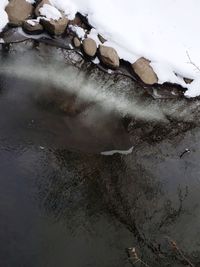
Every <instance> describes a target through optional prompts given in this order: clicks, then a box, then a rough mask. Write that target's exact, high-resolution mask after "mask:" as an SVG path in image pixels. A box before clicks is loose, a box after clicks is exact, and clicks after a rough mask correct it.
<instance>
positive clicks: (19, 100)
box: [0, 77, 133, 267]
mask: <svg viewBox="0 0 200 267" xmlns="http://www.w3.org/2000/svg"><path fill="white" fill-rule="evenodd" d="M0 89H1V92H0V125H1V126H0V266H4V267H7V266H8V267H12V266H13V267H15V266H16V267H18V266H19V267H21V266H29V267H30V266H34V267H35V266H37V267H38V266H41V267H45V266H48V267H50V266H52V267H55V266H59V267H62V266H63V267H64V266H70V267H73V266H75V267H78V266H81V267H82V266H128V265H127V264H128V263H127V256H126V253H125V248H126V247H127V246H129V245H131V244H132V240H133V235H132V233H130V232H129V231H128V230H127V229H126V227H125V226H124V225H123V224H121V223H120V222H118V220H116V219H115V217H113V216H110V215H109V213H108V212H107V209H106V207H105V204H104V203H103V201H102V197H101V194H100V192H99V189H98V184H97V183H96V179H97V176H96V174H95V172H96V171H97V168H98V166H97V167H96V166H95V165H93V162H95V158H97V159H98V160H100V161H101V158H102V157H103V156H100V155H99V152H100V151H101V149H102V150H104V149H106V148H110V149H113V148H115V144H116V145H118V147H117V148H119V147H120V146H121V148H124V149H127V148H129V145H130V144H129V141H127V140H126V138H127V135H126V133H125V131H124V130H123V127H122V125H121V123H119V120H118V122H117V120H115V122H116V123H117V124H118V126H117V127H116V123H112V121H113V116H114V115H113V116H112V118H110V119H109V116H107V118H106V119H104V120H103V121H102V122H100V119H101V120H102V118H101V116H100V115H99V116H98V118H97V119H98V121H99V123H98V127H94V125H92V124H91V123H90V124H91V125H90V127H89V126H88V125H86V124H84V123H83V119H82V118H81V117H80V116H79V117H78V116H76V117H70V116H66V115H63V114H61V113H59V112H51V111H49V110H46V109H44V108H42V107H41V106H40V105H38V103H37V101H36V100H35V98H34V94H33V92H34V91H36V90H38V85H36V84H33V83H28V82H25V81H21V80H16V79H11V78H8V77H1V81H0ZM100 113H101V114H102V112H100ZM88 116H89V115H88ZM85 118H86V119H87V113H85ZM111 119H112V120H111ZM85 121H86V120H85ZM108 125H109V126H108ZM99 133H101V134H100V135H99ZM115 133H117V134H116V135H115ZM113 136H114V138H113ZM115 136H116V138H115ZM121 138H122V140H120V139H121ZM123 139H125V141H123ZM117 140H118V141H117ZM120 143H121V145H120Z"/></svg>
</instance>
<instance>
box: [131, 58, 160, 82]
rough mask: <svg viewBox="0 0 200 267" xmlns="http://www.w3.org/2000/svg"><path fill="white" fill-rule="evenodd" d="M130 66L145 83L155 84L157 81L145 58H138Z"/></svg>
mask: <svg viewBox="0 0 200 267" xmlns="http://www.w3.org/2000/svg"><path fill="white" fill-rule="evenodd" d="M132 68H133V70H134V72H135V73H136V74H137V75H138V76H139V78H140V79H141V80H142V81H143V82H144V83H145V84H155V83H157V82H158V77H157V75H156V73H155V72H154V70H153V68H152V67H151V66H150V61H149V60H147V59H146V58H143V57H141V58H139V59H138V60H137V61H136V62H135V63H134V64H132Z"/></svg>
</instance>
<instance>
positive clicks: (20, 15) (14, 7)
mask: <svg viewBox="0 0 200 267" xmlns="http://www.w3.org/2000/svg"><path fill="white" fill-rule="evenodd" d="M6 12H7V14H8V19H9V24H10V25H12V26H21V25H22V24H23V22H24V21H25V20H26V19H28V18H29V17H30V16H31V15H32V13H33V6H32V4H30V3H29V2H27V1H26V0H10V2H9V4H8V5H7V7H6Z"/></svg>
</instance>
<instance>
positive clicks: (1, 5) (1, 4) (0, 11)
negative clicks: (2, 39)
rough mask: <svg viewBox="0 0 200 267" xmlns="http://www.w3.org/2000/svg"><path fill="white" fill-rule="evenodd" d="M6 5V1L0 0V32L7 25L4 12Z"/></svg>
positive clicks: (6, 16)
mask: <svg viewBox="0 0 200 267" xmlns="http://www.w3.org/2000/svg"><path fill="white" fill-rule="evenodd" d="M7 4H8V0H1V1H0V32H1V31H2V30H3V28H4V27H5V26H6V24H7V23H8V15H7V13H6V11H5V7H6V6H7Z"/></svg>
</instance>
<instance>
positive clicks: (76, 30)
mask: <svg viewBox="0 0 200 267" xmlns="http://www.w3.org/2000/svg"><path fill="white" fill-rule="evenodd" d="M69 28H70V30H71V31H72V32H74V33H76V34H77V36H78V37H79V38H80V39H83V38H84V37H85V31H84V29H83V28H81V27H79V26H75V25H69Z"/></svg>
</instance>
